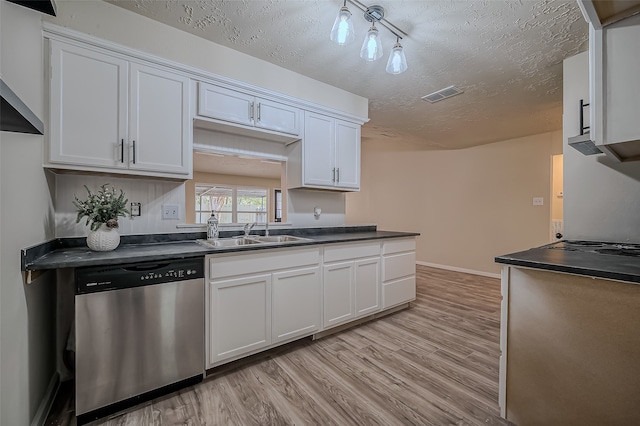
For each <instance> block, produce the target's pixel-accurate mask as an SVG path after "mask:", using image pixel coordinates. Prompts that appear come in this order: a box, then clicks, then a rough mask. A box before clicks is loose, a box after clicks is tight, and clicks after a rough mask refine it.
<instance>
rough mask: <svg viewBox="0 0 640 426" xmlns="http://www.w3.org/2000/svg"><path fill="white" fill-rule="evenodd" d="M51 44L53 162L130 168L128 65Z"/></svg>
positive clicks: (68, 46)
mask: <svg viewBox="0 0 640 426" xmlns="http://www.w3.org/2000/svg"><path fill="white" fill-rule="evenodd" d="M50 43H51V73H52V75H51V87H50V106H49V110H50V136H49V160H50V161H51V162H56V163H66V164H76V165H82V166H100V167H110V168H114V167H124V168H126V167H127V166H128V164H127V162H126V159H125V158H122V156H121V154H122V150H121V144H122V143H124V144H125V146H126V142H127V141H126V135H127V133H126V132H127V90H128V89H127V84H128V82H127V75H128V62H127V61H125V60H122V59H119V58H116V57H113V56H109V55H105V54H103V53H99V52H95V51H93V50H89V49H83V48H80V47H76V46H72V45H67V44H64V43H60V42H58V41H55V40H51V42H50ZM123 140H124V142H123ZM124 155H125V156H126V150H125V154H124Z"/></svg>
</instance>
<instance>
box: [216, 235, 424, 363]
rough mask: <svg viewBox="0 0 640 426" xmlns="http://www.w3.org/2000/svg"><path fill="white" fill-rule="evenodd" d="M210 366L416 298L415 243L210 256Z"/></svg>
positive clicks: (376, 242) (397, 241) (398, 241)
mask: <svg viewBox="0 0 640 426" xmlns="http://www.w3.org/2000/svg"><path fill="white" fill-rule="evenodd" d="M205 266H206V271H207V275H206V280H207V286H206V290H205V297H206V325H205V332H206V360H207V361H206V362H207V365H206V368H213V367H216V366H218V365H221V364H224V363H226V362H230V361H233V360H236V359H239V358H242V357H244V356H247V355H251V354H254V353H257V352H260V351H262V350H265V349H268V348H272V347H274V346H277V345H280V344H283V343H286V342H290V341H292V340H295V339H299V338H301V337H306V336H311V335H313V334H315V333H318V332H320V331H323V330H327V329H330V328H332V327H335V326H338V325H341V324H346V323H348V322H350V321H353V320H356V319H358V318H362V317H365V316H367V315H371V314H375V313H377V312H379V311H381V310H383V309H386V308H391V307H394V306H398V305H401V304H403V303H407V302H409V301H411V300H414V299H415V297H416V285H415V284H416V281H415V239H414V238H413V237H411V238H401V239H393V240H385V242H381V241H380V240H373V241H365V242H354V243H345V244H327V245H324V246H311V247H298V248H283V249H273V250H260V251H256V252H237V253H221V254H217V255H208V256H206V257H205Z"/></svg>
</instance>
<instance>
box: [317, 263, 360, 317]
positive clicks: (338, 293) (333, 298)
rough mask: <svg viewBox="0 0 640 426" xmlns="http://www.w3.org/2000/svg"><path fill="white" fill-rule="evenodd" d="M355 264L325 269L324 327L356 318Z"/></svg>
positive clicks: (337, 265) (343, 264)
mask: <svg viewBox="0 0 640 426" xmlns="http://www.w3.org/2000/svg"><path fill="white" fill-rule="evenodd" d="M354 270H355V267H354V263H353V262H345V263H337V264H334V265H328V266H325V267H324V270H323V272H324V277H323V283H324V326H325V327H331V326H334V325H338V324H341V323H343V322H347V321H349V320H350V319H353V318H355V304H354V300H353V298H354V288H353V285H352V283H353V280H354V278H355V275H354V272H355V271H354Z"/></svg>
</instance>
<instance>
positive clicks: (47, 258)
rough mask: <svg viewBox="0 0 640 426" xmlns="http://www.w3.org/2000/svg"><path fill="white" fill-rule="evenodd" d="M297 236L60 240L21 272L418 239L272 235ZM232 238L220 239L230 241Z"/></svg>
mask: <svg viewBox="0 0 640 426" xmlns="http://www.w3.org/2000/svg"><path fill="white" fill-rule="evenodd" d="M279 234H280V235H296V236H302V237H305V238H309V239H310V240H309V241H299V242H288V243H278V244H264V245H262V244H255V245H254V244H252V245H244V246H234V247H220V248H209V247H204V246H202V245H200V244H198V243H196V242H195V240H196V239H205V238H206V233H183V234H181V233H173V234H150V235H140V236H122V239H121V243H120V246H119V247H118V248H117V249H115V250H113V251H109V252H95V251H91V250H90V249H89V248H88V247H87V246H86V244H85V243H84V241H85V239H84V238H69V239H57V240H53V241H49V242H47V243H43V244H40V245H37V246H34V247H31V248H28V249H24V250H22V270H23V271H36V270H45V269H60V268H76V267H82V266H100V265H118V264H125V263H134V262H135V263H138V262H146V261H157V260H166V259H186V258H194V257H204V256H205V255H207V254H215V253H230V252H239V251H243V252H244V251H256V250H272V249H278V248H284V247H300V246H311V245H317V244H333V243H345V242H355V241H367V240H377V239H385V238H401V237H415V236H418V235H420V234H417V233H413V232H392V231H378V230H376V227H375V226H360V227H333V228H298V229H279V230H277V231H273V232H271V235H279ZM230 236H231V235H221V237H230Z"/></svg>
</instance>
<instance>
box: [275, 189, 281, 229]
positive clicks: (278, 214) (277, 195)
mask: <svg viewBox="0 0 640 426" xmlns="http://www.w3.org/2000/svg"><path fill="white" fill-rule="evenodd" d="M274 195H275V197H273V198H274V206H273V207H274V210H273V211H274V212H275V221H276V222H282V190H281V189H276V190H275V191H274Z"/></svg>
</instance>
